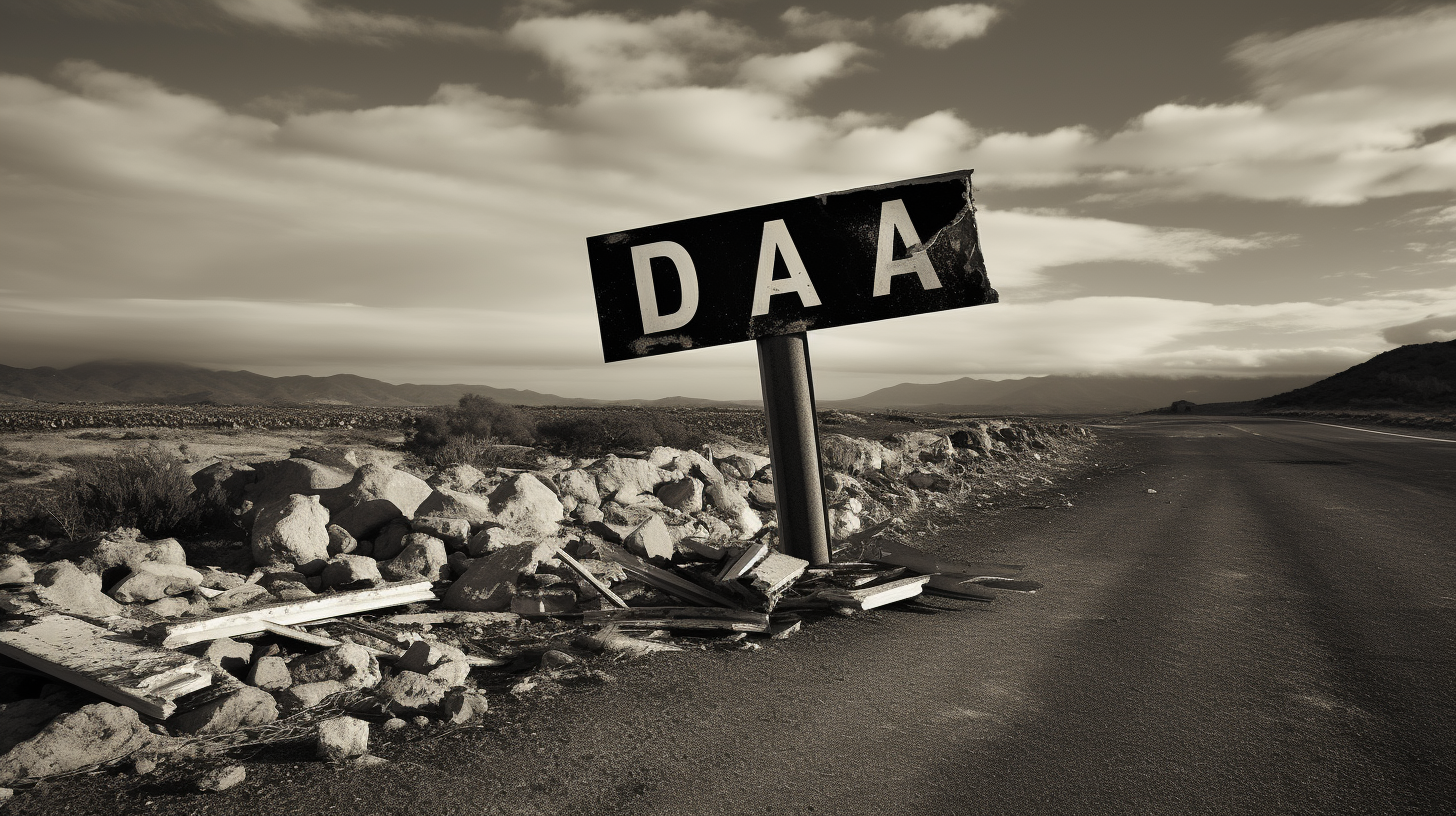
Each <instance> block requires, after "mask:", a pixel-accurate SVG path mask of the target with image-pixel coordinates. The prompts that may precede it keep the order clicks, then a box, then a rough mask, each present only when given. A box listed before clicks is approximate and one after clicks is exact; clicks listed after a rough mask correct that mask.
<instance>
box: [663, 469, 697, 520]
mask: <svg viewBox="0 0 1456 816" xmlns="http://www.w3.org/2000/svg"><path fill="white" fill-rule="evenodd" d="M657 498H658V499H660V500H661V501H662V503H663V504H665V505H667V506H668V507H671V508H672V509H674V510H678V511H680V512H683V513H696V512H698V511H699V510H702V509H703V483H702V482H700V481H698V480H697V479H695V478H693V477H691V476H687V477H684V478H682V479H679V480H678V481H676V482H665V483H663V484H662V486H660V487H658V488H657Z"/></svg>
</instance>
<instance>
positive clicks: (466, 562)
mask: <svg viewBox="0 0 1456 816" xmlns="http://www.w3.org/2000/svg"><path fill="white" fill-rule="evenodd" d="M472 560H473V559H472V558H471V557H470V556H469V555H466V554H465V553H464V552H463V551H461V550H456V551H455V552H452V553H450V557H449V558H448V559H446V561H445V564H446V566H447V567H449V569H450V577H451V578H459V577H460V576H462V575H464V574H465V571H466V570H468V569H470V562H471V561H472Z"/></svg>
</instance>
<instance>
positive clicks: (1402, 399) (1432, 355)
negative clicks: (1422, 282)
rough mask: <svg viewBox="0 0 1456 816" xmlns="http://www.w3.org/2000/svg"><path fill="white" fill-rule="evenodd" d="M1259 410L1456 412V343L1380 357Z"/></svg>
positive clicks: (1262, 404)
mask: <svg viewBox="0 0 1456 816" xmlns="http://www.w3.org/2000/svg"><path fill="white" fill-rule="evenodd" d="M1258 407H1259V408H1377V409H1378V408H1397V409H1398V408H1442V409H1446V410H1450V409H1452V408H1456V340H1446V341H1443V342H1437V343H1418V344H1414V345H1409V346H1401V347H1400V348H1394V349H1391V350H1390V351H1386V352H1382V353H1380V354H1377V355H1375V356H1374V357H1371V358H1370V359H1369V360H1366V361H1365V362H1363V363H1360V364H1359V365H1356V366H1351V367H1350V368H1347V369H1345V370H1344V371H1341V372H1340V373H1338V374H1335V375H1334V376H1331V377H1326V378H1325V379H1323V380H1320V381H1319V382H1317V383H1314V384H1312V385H1308V386H1305V387H1303V388H1298V389H1295V390H1293V391H1289V392H1286V393H1280V394H1275V395H1273V396H1270V397H1266V398H1265V399H1261V400H1259V403H1258Z"/></svg>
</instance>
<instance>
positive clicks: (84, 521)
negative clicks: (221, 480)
mask: <svg viewBox="0 0 1456 816" xmlns="http://www.w3.org/2000/svg"><path fill="white" fill-rule="evenodd" d="M69 461H70V462H71V464H72V472H71V473H70V474H69V475H67V476H64V477H62V478H60V479H57V480H56V481H55V482H54V483H53V484H52V485H51V486H50V490H49V491H48V492H47V493H45V494H43V495H42V496H40V497H39V499H38V501H39V504H40V509H41V510H42V511H43V512H44V513H45V515H47V516H49V518H50V519H51V521H53V522H54V523H55V524H56V525H57V526H59V527H60V528H61V531H62V532H64V533H65V535H66V537H68V538H72V539H76V538H83V537H86V536H90V535H95V534H97V533H101V532H105V531H107V530H112V529H115V528H117V527H136V528H138V529H140V530H141V531H142V532H143V533H144V534H146V535H147V536H150V537H152V538H158V537H165V536H170V535H179V534H184V533H188V532H192V531H195V530H196V529H198V527H199V526H200V525H201V524H202V522H203V520H204V518H206V517H208V516H209V514H210V510H211V509H212V508H211V505H210V503H211V502H213V501H215V497H206V496H196V495H194V490H193V486H192V478H191V477H190V475H189V474H188V472H187V468H186V466H185V465H184V464H183V462H182V460H180V459H178V458H177V457H176V456H175V455H173V454H171V453H169V452H167V451H165V450H163V449H161V448H159V447H156V446H147V447H145V448H137V449H134V450H128V451H122V452H120V453H116V454H112V455H110V456H85V457H70V458H69Z"/></svg>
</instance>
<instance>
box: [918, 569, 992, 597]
mask: <svg viewBox="0 0 1456 816" xmlns="http://www.w3.org/2000/svg"><path fill="white" fill-rule="evenodd" d="M925 594H927V595H939V596H941V597H943V598H958V599H960V600H963V601H994V600H996V593H994V592H992V591H991V590H989V589H986V588H985V587H983V586H981V585H980V584H978V583H976V582H975V581H973V580H971V579H970V578H969V577H968V576H965V575H954V574H941V575H932V576H930V581H929V582H928V583H926V585H925Z"/></svg>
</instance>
